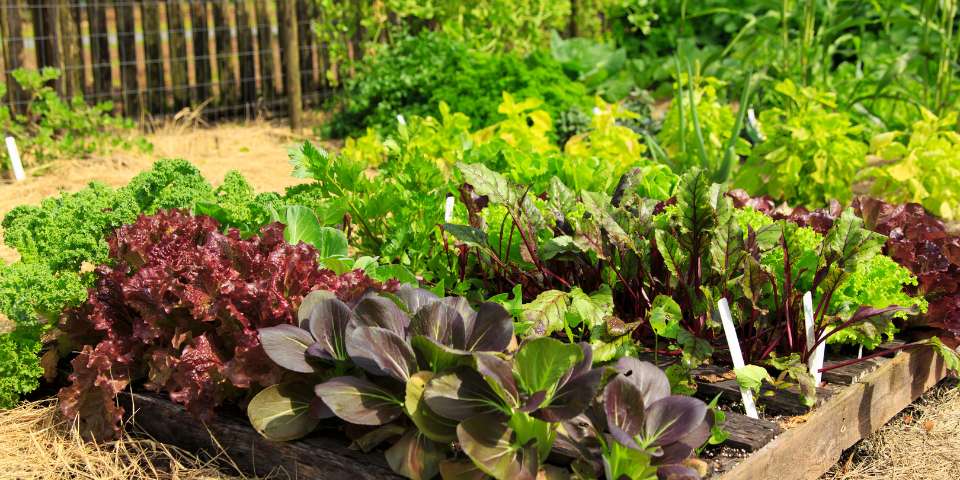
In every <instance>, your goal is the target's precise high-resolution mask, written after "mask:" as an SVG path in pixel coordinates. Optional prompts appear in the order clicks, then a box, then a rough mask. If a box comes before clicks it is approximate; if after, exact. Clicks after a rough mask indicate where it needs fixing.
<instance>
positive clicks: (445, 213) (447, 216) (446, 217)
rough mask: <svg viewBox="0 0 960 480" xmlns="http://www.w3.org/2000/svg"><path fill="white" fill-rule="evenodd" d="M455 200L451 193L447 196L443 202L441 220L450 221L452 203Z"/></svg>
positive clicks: (451, 217)
mask: <svg viewBox="0 0 960 480" xmlns="http://www.w3.org/2000/svg"><path fill="white" fill-rule="evenodd" d="M455 202H456V199H454V198H453V196H452V195H450V196H447V203H446V204H444V208H443V221H444V222H447V223H450V220H452V219H453V205H454V203H455Z"/></svg>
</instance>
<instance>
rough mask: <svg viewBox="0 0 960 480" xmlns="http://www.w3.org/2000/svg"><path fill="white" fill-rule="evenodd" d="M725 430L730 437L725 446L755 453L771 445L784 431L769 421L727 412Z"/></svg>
mask: <svg viewBox="0 0 960 480" xmlns="http://www.w3.org/2000/svg"><path fill="white" fill-rule="evenodd" d="M725 413H726V415H727V418H726V421H725V422H724V423H723V429H724V430H726V431H727V433H728V434H729V435H730V436H729V437H727V440H726V441H725V442H723V444H724V445H727V446H730V447H733V448H740V449H743V450H746V451H748V452H755V451H757V450H760V449H761V448H763V446H764V445H766V444H768V443H770V441H772V440H773V439H774V438H775V437H776V436H777V435H779V434H780V432H782V431H783V429H781V428H780V425H777V424H776V423H773V422H771V421H769V420H763V419H755V418H750V417H748V416H746V415H743V414H740V413H737V412H725Z"/></svg>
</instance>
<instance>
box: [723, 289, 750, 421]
mask: <svg viewBox="0 0 960 480" xmlns="http://www.w3.org/2000/svg"><path fill="white" fill-rule="evenodd" d="M717 308H719V309H720V322H721V323H722V324H723V334H724V336H726V338H727V346H728V347H730V358H731V359H732V360H733V368H734V369H737V368H742V367H743V366H744V365H745V364H744V363H743V353H741V352H740V341H739V340H737V329H736V328H734V326H733V317H732V316H731V315H730V305H729V304H728V303H727V299H726V298H721V299H720V301H719V302H717ZM740 396H741V397H743V410H744V412H745V413H746V414H747V416H748V417H750V418H760V415H758V414H757V405H756V404H755V403H753V393H752V392H751V391H750V390H747V389H746V388H743V387H740Z"/></svg>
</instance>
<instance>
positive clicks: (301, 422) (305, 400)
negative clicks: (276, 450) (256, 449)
mask: <svg viewBox="0 0 960 480" xmlns="http://www.w3.org/2000/svg"><path fill="white" fill-rule="evenodd" d="M314 398H315V396H314V394H313V392H312V391H311V390H310V387H309V386H307V385H303V384H291V383H283V384H279V385H273V386H270V387H267V388H265V389H263V390H261V391H260V393H258V394H257V395H256V396H255V397H253V400H251V401H250V404H249V405H247V417H249V418H250V424H251V425H252V426H253V428H254V430H256V431H257V432H258V433H260V435H263V436H264V437H266V438H268V439H270V440H274V441H278V442H285V441H288V440H295V439H298V438H301V437H303V436H305V435H307V434H308V433H310V432H312V431H313V429H314V428H316V426H317V424H318V423H319V420H317V419H315V418H313V417H312V416H310V402H311V401H313V399H314Z"/></svg>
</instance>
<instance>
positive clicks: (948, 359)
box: [926, 337, 960, 373]
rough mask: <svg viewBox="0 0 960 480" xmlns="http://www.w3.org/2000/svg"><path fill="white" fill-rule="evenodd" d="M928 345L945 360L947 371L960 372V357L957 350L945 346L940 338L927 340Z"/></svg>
mask: <svg viewBox="0 0 960 480" xmlns="http://www.w3.org/2000/svg"><path fill="white" fill-rule="evenodd" d="M926 343H927V345H930V347H932V348H933V350H934V351H935V352H937V355H939V356H940V358H942V359H943V362H944V364H945V365H946V366H947V370H950V371H951V372H954V373H956V372H958V371H960V355H958V354H957V351H956V350H954V349H952V348H950V347H948V346H946V345H944V344H943V342H942V341H940V339H939V338H938V337H930V338H928V339H927V340H926Z"/></svg>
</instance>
